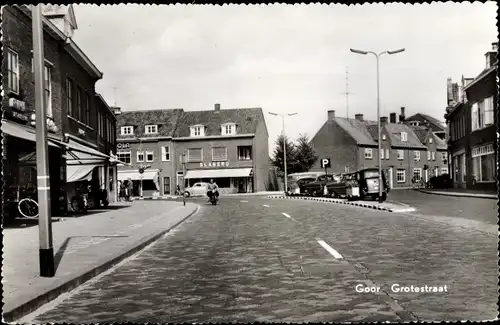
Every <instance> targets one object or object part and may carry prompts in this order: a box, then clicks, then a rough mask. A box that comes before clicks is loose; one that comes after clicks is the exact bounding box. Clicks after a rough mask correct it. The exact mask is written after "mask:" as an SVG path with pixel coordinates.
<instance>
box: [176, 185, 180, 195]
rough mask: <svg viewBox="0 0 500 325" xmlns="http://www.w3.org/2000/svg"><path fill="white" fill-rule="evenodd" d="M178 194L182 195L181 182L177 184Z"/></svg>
mask: <svg viewBox="0 0 500 325" xmlns="http://www.w3.org/2000/svg"><path fill="white" fill-rule="evenodd" d="M176 195H181V187H180V186H179V184H177V191H176Z"/></svg>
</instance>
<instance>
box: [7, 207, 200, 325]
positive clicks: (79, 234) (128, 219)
mask: <svg viewBox="0 0 500 325" xmlns="http://www.w3.org/2000/svg"><path fill="white" fill-rule="evenodd" d="M198 208H199V206H198V205H196V204H193V203H187V204H186V206H184V205H183V204H182V203H180V202H174V201H171V202H168V201H155V202H144V201H140V202H136V203H134V204H133V205H129V206H127V207H126V208H124V209H114V210H110V211H106V212H103V213H100V214H95V215H88V216H84V217H81V218H77V219H65V220H64V221H62V222H57V223H54V224H53V225H52V227H53V242H54V245H53V248H54V255H55V257H54V260H55V268H56V274H55V276H54V277H52V278H44V277H40V275H39V262H38V258H39V257H38V248H39V247H38V227H29V228H20V229H4V230H3V236H4V242H3V244H4V248H3V258H4V259H3V269H2V275H3V280H2V284H3V292H4V295H3V303H4V306H3V311H4V313H3V320H4V321H5V322H14V321H15V320H17V319H19V318H21V317H23V316H25V315H27V314H29V313H31V312H33V311H35V310H36V309H38V308H40V307H41V306H42V305H44V304H46V303H48V302H50V301H52V300H54V299H55V298H57V297H58V296H59V295H61V294H63V293H65V292H68V291H71V290H73V289H75V288H76V287H78V286H79V285H81V284H83V283H84V282H86V281H88V280H90V279H92V278H93V277H95V276H97V275H99V274H100V273H102V272H104V271H106V270H108V269H110V268H111V267H113V266H114V265H116V264H118V263H119V262H121V261H123V260H124V259H126V258H127V257H130V256H131V255H133V254H135V253H137V252H138V251H140V250H141V249H143V248H145V247H146V246H147V245H149V244H151V243H153V242H154V241H156V240H157V239H159V238H160V237H161V236H163V235H165V234H166V233H167V232H169V231H170V230H172V229H174V228H175V227H177V226H178V225H179V224H181V223H182V222H183V221H185V220H186V219H187V218H189V217H190V216H192V215H193V214H195V213H196V211H197V210H198Z"/></svg>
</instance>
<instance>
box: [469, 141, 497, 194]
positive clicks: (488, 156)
mask: <svg viewBox="0 0 500 325" xmlns="http://www.w3.org/2000/svg"><path fill="white" fill-rule="evenodd" d="M471 156H472V184H473V186H474V187H482V188H488V186H491V188H494V183H495V182H496V172H495V169H496V163H495V150H494V147H493V143H490V144H487V145H482V146H477V147H474V148H472V150H471Z"/></svg>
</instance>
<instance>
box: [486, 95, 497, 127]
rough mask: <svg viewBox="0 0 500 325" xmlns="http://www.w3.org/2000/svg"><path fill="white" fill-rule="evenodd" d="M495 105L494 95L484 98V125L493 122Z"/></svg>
mask: <svg viewBox="0 0 500 325" xmlns="http://www.w3.org/2000/svg"><path fill="white" fill-rule="evenodd" d="M494 105H495V103H494V102H493V96H491V97H488V98H485V99H484V126H488V125H492V124H493V121H494V116H493V114H494V109H495V108H494Z"/></svg>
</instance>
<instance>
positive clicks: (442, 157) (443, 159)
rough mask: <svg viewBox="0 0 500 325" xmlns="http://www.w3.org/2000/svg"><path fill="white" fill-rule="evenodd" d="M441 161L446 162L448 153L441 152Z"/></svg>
mask: <svg viewBox="0 0 500 325" xmlns="http://www.w3.org/2000/svg"><path fill="white" fill-rule="evenodd" d="M441 160H442V161H445V160H446V152H441Z"/></svg>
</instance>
